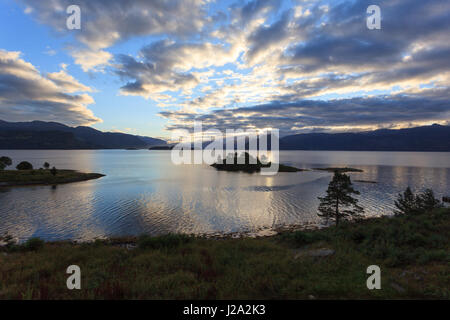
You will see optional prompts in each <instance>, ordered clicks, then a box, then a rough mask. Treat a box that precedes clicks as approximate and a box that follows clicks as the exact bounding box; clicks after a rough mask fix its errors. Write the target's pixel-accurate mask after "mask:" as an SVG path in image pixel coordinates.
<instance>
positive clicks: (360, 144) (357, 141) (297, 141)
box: [280, 124, 450, 151]
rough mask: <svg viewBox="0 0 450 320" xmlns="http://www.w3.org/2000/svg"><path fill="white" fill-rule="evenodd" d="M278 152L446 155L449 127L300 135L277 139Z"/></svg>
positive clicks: (449, 143) (448, 146) (449, 146)
mask: <svg viewBox="0 0 450 320" xmlns="http://www.w3.org/2000/svg"><path fill="white" fill-rule="evenodd" d="M280 149H282V150H342V151H450V126H441V125H437V124H434V125H431V126H424V127H415V128H408V129H398V130H390V129H380V130H375V131H368V132H353V133H304V134H296V135H292V136H286V137H283V138H281V139H280Z"/></svg>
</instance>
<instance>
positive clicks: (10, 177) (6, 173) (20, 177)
mask: <svg viewBox="0 0 450 320" xmlns="http://www.w3.org/2000/svg"><path fill="white" fill-rule="evenodd" d="M101 177H104V175H103V174H99V173H83V172H78V171H75V170H56V174H55V175H53V174H52V173H51V170H49V169H37V170H1V171H0V185H6V186H22V185H36V184H37V185H39V184H49V185H54V184H59V183H69V182H77V181H85V180H91V179H98V178H101Z"/></svg>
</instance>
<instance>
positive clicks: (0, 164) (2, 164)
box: [0, 157, 12, 170]
mask: <svg viewBox="0 0 450 320" xmlns="http://www.w3.org/2000/svg"><path fill="white" fill-rule="evenodd" d="M11 164H12V160H11V158H10V157H0V170H3V169H5V168H6V167H7V166H10V165H11Z"/></svg>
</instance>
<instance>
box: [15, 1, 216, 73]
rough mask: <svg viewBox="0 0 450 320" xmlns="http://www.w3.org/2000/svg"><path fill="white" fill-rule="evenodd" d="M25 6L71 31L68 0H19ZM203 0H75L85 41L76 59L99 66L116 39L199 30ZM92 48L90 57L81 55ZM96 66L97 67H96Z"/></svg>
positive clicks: (181, 34)
mask: <svg viewBox="0 0 450 320" xmlns="http://www.w3.org/2000/svg"><path fill="white" fill-rule="evenodd" d="M20 2H22V3H23V4H25V5H26V6H27V9H26V10H27V12H28V13H30V14H31V15H33V16H34V17H35V18H36V19H38V20H39V21H40V22H41V23H43V24H47V25H50V26H51V27H53V28H54V29H55V30H57V31H58V32H60V33H69V32H72V31H70V30H67V28H66V19H67V17H68V15H67V13H66V8H67V7H68V6H70V5H72V4H74V3H73V1H71V0H53V1H33V0H20ZM207 2H208V1H204V0H172V1H147V0H96V1H91V0H79V1H77V2H76V4H77V5H78V6H79V7H80V9H81V30H80V31H79V32H77V35H76V38H77V39H78V41H79V42H80V43H81V44H83V45H84V48H79V49H81V50H74V51H73V54H74V57H75V58H76V61H77V63H79V64H81V65H82V67H83V69H84V70H92V69H94V68H95V67H99V66H100V67H101V65H102V64H105V63H107V62H108V60H109V59H107V58H111V55H109V56H108V55H107V52H105V51H104V50H103V49H106V48H108V47H110V46H112V45H114V44H115V43H118V42H121V41H126V40H128V39H131V38H133V37H137V36H146V35H161V34H164V35H174V36H177V37H186V36H187V35H190V34H193V33H197V32H199V31H201V29H202V28H203V25H204V24H205V21H206V20H205V19H206V14H205V11H204V10H203V6H204V5H205V4H206V3H207ZM88 51H92V52H91V53H90V54H89V56H91V57H92V56H95V58H94V59H93V60H89V59H87V58H86V59H84V58H82V55H83V54H86V53H87V52H88ZM97 70H98V69H97Z"/></svg>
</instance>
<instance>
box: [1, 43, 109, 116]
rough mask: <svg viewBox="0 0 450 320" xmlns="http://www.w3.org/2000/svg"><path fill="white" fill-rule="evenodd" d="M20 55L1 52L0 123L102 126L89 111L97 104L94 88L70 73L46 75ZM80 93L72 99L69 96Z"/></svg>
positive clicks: (60, 72) (11, 52)
mask: <svg viewBox="0 0 450 320" xmlns="http://www.w3.org/2000/svg"><path fill="white" fill-rule="evenodd" d="M20 55H21V53H20V52H14V51H6V50H2V49H0V119H4V120H10V121H29V120H30V119H33V120H48V121H60V122H63V123H66V124H69V125H90V124H94V123H97V122H101V119H99V118H97V117H95V116H94V114H93V113H92V111H91V110H89V109H88V108H87V106H88V105H89V104H92V103H94V100H93V99H92V97H91V96H89V95H88V94H86V93H81V92H89V91H92V89H91V88H89V87H87V86H85V85H83V84H81V83H79V82H78V81H77V80H76V79H75V78H73V77H72V76H71V75H69V74H67V73H66V71H65V70H64V68H63V70H61V71H59V72H54V73H48V74H46V75H42V74H41V73H40V72H39V71H38V70H37V69H36V68H35V67H34V66H33V65H32V64H31V63H29V62H26V61H25V60H23V59H21V58H20ZM75 92H79V93H78V94H74V95H71V94H69V93H75Z"/></svg>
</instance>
